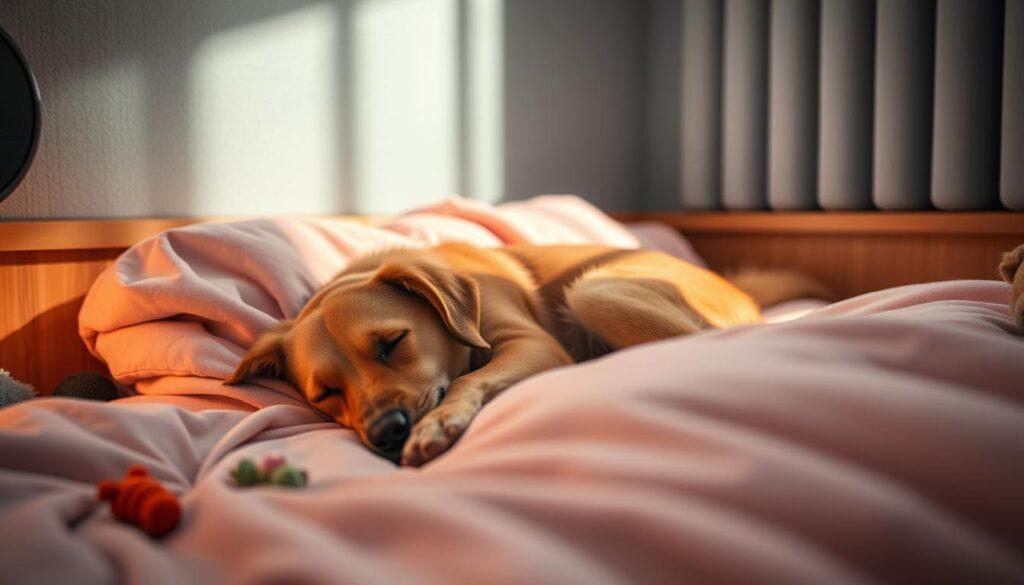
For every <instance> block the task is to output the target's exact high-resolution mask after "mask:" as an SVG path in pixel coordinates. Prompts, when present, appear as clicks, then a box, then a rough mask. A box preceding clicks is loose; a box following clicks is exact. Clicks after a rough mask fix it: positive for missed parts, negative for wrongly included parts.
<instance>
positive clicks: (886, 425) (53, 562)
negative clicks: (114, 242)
mask: <svg viewBox="0 0 1024 585" xmlns="http://www.w3.org/2000/svg"><path fill="white" fill-rule="evenodd" d="M483 211H484V212H486V211H488V210H487V209H484V210H483ZM476 212H480V210H479V209H478V210H476ZM460 213H461V212H460ZM456 215H458V214H456ZM461 217H462V216H459V217H456V216H443V220H444V221H446V222H449V221H462V219H461ZM427 219H430V218H427ZM427 219H424V218H422V217H416V218H414V219H412V220H411V221H412V222H413V223H415V222H423V223H429V224H430V225H435V224H433V223H432V222H428V221H427ZM423 223H421V224H420V227H418V228H417V229H426V228H424V227H422V225H423ZM471 223H472V222H471ZM458 225H461V224H458ZM475 225H478V226H479V225H480V224H479V223H477V224H475ZM249 229H250V228H246V229H244V230H242V231H241V232H239V233H238V235H239V237H240V238H241V240H231V238H227V240H229V241H227V242H222V243H221V244H218V245H223V246H224V248H223V250H220V251H218V252H217V253H216V254H217V255H216V256H211V254H213V253H212V252H209V251H208V250H205V249H198V248H202V246H201V245H200V243H199V242H200V241H203V242H207V243H209V241H210V240H201V238H200V239H196V238H198V236H192V235H189V236H188V237H184V238H181V237H178V236H171V237H170V238H168V239H164V240H159V239H158V240H156V241H154V242H153V243H150V244H149V245H150V246H153V247H154V248H153V249H151V251H150V253H139V254H136V255H132V254H129V255H126V257H125V258H123V259H122V260H125V262H119V263H118V265H117V266H116V268H115V270H125V267H126V266H128V267H130V268H132V270H135V271H136V272H132V271H131V270H129V271H127V272H123V273H121V274H119V275H117V274H115V276H116V277H119V278H122V279H124V280H123V282H129V283H132V284H131V287H136V288H134V289H132V290H130V291H128V292H125V293H124V294H123V295H122V296H118V297H116V299H117V300H118V302H125V303H130V305H129V307H130V308H132V309H133V310H134V311H136V312H137V313H138V314H140V315H144V316H145V315H149V316H154V315H158V314H167V316H166V317H164V318H153V319H151V320H145V319H144V318H139V319H138V321H139V322H137V323H133V324H129V323H127V322H125V321H123V320H122V321H117V320H116V319H115V318H114V317H111V320H110V321H109V322H107V323H100V316H101V315H100V313H103V311H102V310H100V308H99V307H96V306H93V307H92V308H89V307H88V306H87V307H86V309H83V315H82V324H83V332H84V333H85V335H86V338H87V339H89V340H90V343H91V347H93V349H94V351H96V352H97V353H98V354H99V355H101V356H103V357H105V358H108V359H109V360H110V361H111V363H112V364H113V365H114V366H116V367H117V368H118V369H117V370H116V371H118V372H119V376H121V380H122V381H135V382H137V383H138V384H139V385H141V386H144V387H143V389H142V392H143V395H141V396H138V397H135V398H131V399H126V400H121V401H118V402H116V403H113V404H101V403H95V402H87V401H76V400H71V399H60V398H46V399H40V400H34V401H30V402H26V403H22V404H19V405H16V406H13V407H9V408H6V409H3V410H0V461H2V465H0V527H2V528H3V532H4V534H5V537H4V539H3V540H2V543H0V566H3V567H4V571H3V577H0V580H6V579H8V578H12V579H14V580H16V582H31V581H35V582H55V583H68V582H74V583H107V582H111V581H113V580H120V581H125V582H131V583H164V582H166V583H180V582H192V583H206V582H240V583H241V582H244V583H280V582H287V583H334V582H342V583H387V582H398V581H404V582H410V581H411V582H424V583H449V582H467V583H480V582H486V583H522V582H557V583H588V584H591V583H625V582H666V583H678V582H706V583H752V582H755V583H869V582H897V583H917V582H926V583H965V582H967V583H1020V582H1024V544H1022V543H1024V339H1022V338H1021V337H1019V336H1017V335H1015V331H1016V328H1015V325H1014V323H1013V321H1012V319H1011V317H1010V315H1009V312H1008V310H1007V306H1006V300H1007V297H1008V294H1009V286H1008V285H1006V284H1003V283H998V282H995V281H960V282H945V283H934V284H926V285H915V286H909V287H901V288H897V289H892V290H887V291H880V292H877V293H872V294H868V295H864V296H861V297H857V298H854V299H850V300H847V301H843V302H840V303H836V304H833V305H829V306H827V307H824V308H820V309H817V310H814V311H812V312H811V313H810V314H808V315H806V316H804V317H802V318H799V319H795V320H792V321H788V322H785V323H780V324H761V325H753V326H746V327H738V328H734V329H729V330H724V331H709V332H704V333H700V334H697V335H692V336H689V337H685V338H679V339H672V340H667V341H663V342H659V343H655V344H649V345H645V346H640V347H636V348H632V349H629V350H626V351H622V352H618V353H615V354H612V355H610V356H607V357H605V358H602V359H599V360H594V361H592V362H588V363H584V364H579V365H575V366H570V367H565V368H560V369H557V370H553V371H550V372H546V373H544V374H541V375H538V376H535V377H533V378H530V379H528V380H526V381H524V382H522V383H520V384H518V385H516V386H514V387H512V388H511V389H509V390H508V391H506V392H505V393H503V394H502V395H500V396H499V397H498V398H496V399H495V400H494V401H493V402H491V403H490V404H488V405H487V406H486V407H485V408H484V409H483V410H482V411H481V413H480V415H479V417H478V418H477V420H476V421H475V422H474V423H473V425H472V426H471V427H470V429H469V430H468V431H467V433H466V435H465V436H464V437H463V438H462V439H461V440H460V441H459V442H458V443H457V444H456V445H455V447H454V448H453V449H452V450H451V451H450V452H448V453H446V454H445V455H443V456H442V457H440V458H439V459H437V460H436V461H434V462H432V463H430V464H428V465H427V466H425V467H423V468H421V469H401V468H397V467H395V466H394V465H393V464H391V463H390V462H388V461H386V460H383V459H380V458H378V457H376V456H374V455H372V454H371V453H369V452H368V451H367V450H366V449H364V448H363V447H362V446H361V445H360V444H359V442H358V440H357V439H356V438H355V436H354V435H353V434H352V433H351V432H350V431H347V430H345V429H342V428H340V427H338V426H337V425H335V424H333V423H330V422H325V421H323V419H321V418H320V417H319V416H318V415H316V414H315V413H314V412H313V411H311V410H310V409H309V408H307V407H305V406H303V405H301V404H300V403H299V402H298V401H297V400H294V399H291V398H289V394H288V390H287V389H286V388H274V387H264V386H255V385H251V386H245V387H240V388H237V389H233V390H230V391H229V390H228V389H223V387H221V386H218V385H217V383H216V381H215V379H214V378H216V376H218V375H221V374H223V373H225V372H226V371H228V370H230V366H231V365H233V363H231V361H230V360H232V359H237V356H238V355H240V354H239V352H240V351H241V350H240V348H241V346H242V345H244V344H245V343H246V342H247V340H248V339H249V338H251V337H252V336H253V335H255V333H256V331H255V330H256V329H258V327H259V326H260V324H261V323H263V322H264V320H273V319H274V318H275V317H276V316H277V315H279V314H282V313H283V314H287V311H290V310H297V307H296V306H295V305H296V304H301V303H300V300H301V299H300V298H298V297H294V298H293V296H292V294H293V293H291V292H289V291H286V290H270V291H269V292H268V290H267V289H261V287H263V286H264V285H267V284H269V283H270V282H268V281H262V280H260V279H261V277H262V276H261V275H264V274H266V273H265V272H264V271H270V270H271V268H272V267H273V266H274V262H278V261H280V259H279V258H276V257H270V258H267V259H266V260H265V262H267V264H266V266H263V265H259V266H250V265H247V264H246V262H259V261H257V260H251V259H247V260H245V261H244V262H242V261H239V262H236V265H237V266H236V273H235V276H238V277H242V278H240V279H239V280H241V281H244V282H245V284H236V285H229V284H228V282H227V281H226V280H224V281H221V280H218V279H219V278H222V277H221V276H220V275H222V274H223V273H222V272H218V271H219V270H221V269H222V268H221V267H220V266H217V265H214V263H213V262H207V263H205V264H204V263H202V262H198V263H192V262H190V263H187V265H182V264H180V263H177V262H178V261H180V260H181V259H182V258H185V257H188V258H190V259H196V258H212V257H217V258H220V257H223V258H236V259H237V258H238V257H239V256H238V254H237V253H235V251H234V250H236V249H235V248H232V247H231V245H232V244H231V243H230V241H242V240H245V238H247V237H250V236H252V234H251V233H248V230H249ZM296 229H299V228H296ZM367 229H369V228H367ZM431 229H433V228H431ZM467 229H472V228H467ZM485 229H486V231H487V232H488V233H490V234H492V236H493V237H495V238H499V239H500V237H507V234H504V235H502V236H499V235H497V234H498V233H501V232H500V229H501V228H498V229H490V228H485ZM301 230H308V231H309V232H310V233H315V234H319V236H318V237H322V238H323V239H324V241H325V242H329V243H325V244H324V246H325V247H324V248H323V249H321V250H320V251H319V252H318V251H317V249H315V248H314V249H313V250H312V251H309V250H305V249H304V251H303V252H301V253H298V254H299V255H298V256H296V257H294V258H293V259H292V260H293V261H296V262H297V261H298V260H297V259H298V258H301V257H302V256H301V254H311V255H312V256H310V257H313V256H315V255H316V254H319V253H320V252H323V251H325V250H327V249H328V248H330V246H333V245H335V244H337V245H338V246H339V247H342V246H351V247H352V249H355V248H356V247H358V246H359V245H360V244H359V240H358V237H356V236H355V235H353V233H354V232H349V231H348V228H345V229H344V230H338V231H335V230H333V229H332V228H331V226H327V227H324V226H321V225H319V224H303V227H302V228H301ZM257 233H259V234H260V235H259V237H261V238H262V237H264V236H265V237H266V238H274V237H294V236H289V234H290V233H293V232H288V231H287V230H281V229H280V228H278V227H269V228H268V227H261V228H260V230H258V231H257ZM303 233H306V232H303ZM202 234H205V232H201V234H200V235H202ZM282 234H283V235H282ZM232 237H234V236H232ZM387 237H396V238H397V237H399V236H387ZM401 237H409V236H408V235H401ZM623 237H624V238H625V237H630V235H629V234H628V233H626V232H623ZM297 249H298V248H297ZM342 249H347V248H342ZM154 250H156V251H159V253H157V252H155V251H154ZM168 250H172V251H174V254H173V255H172V254H170V253H168ZM183 254H184V256H183ZM221 255H223V256H221ZM133 263H134V264H133ZM186 268H187V270H191V271H193V273H192V274H189V273H187V272H186ZM292 269H294V267H293V266H291V267H289V270H292ZM304 270H306V269H304ZM308 270H312V271H314V272H310V274H312V276H308V279H309V281H308V282H307V281H301V282H302V285H303V286H307V285H308V286H314V285H315V281H316V279H317V278H319V277H321V276H322V277H323V278H326V277H327V276H328V272H329V271H328V270H327V269H326V268H323V273H322V274H321V273H318V272H315V270H317V268H316V267H314V268H309V269H308ZM143 272H144V273H145V274H146V275H147V276H146V278H144V279H141V280H132V279H131V278H128V277H130V276H131V275H132V274H140V273H143ZM294 273H302V271H295V272H294ZM115 276H111V277H110V278H114V277H115ZM192 278H194V279H196V280H197V281H203V280H205V281H208V282H211V283H212V284H210V287H211V288H210V289H208V290H206V291H205V292H204V294H207V293H209V294H210V295H211V297H212V298H217V299H220V300H221V301H222V302H223V306H224V307H230V306H232V305H231V303H233V302H236V301H238V300H240V299H241V300H244V301H245V302H246V303H247V304H248V306H249V307H253V308H252V309H251V310H247V311H248V312H245V311H242V312H240V313H232V312H231V311H230V310H227V309H223V308H221V309H216V310H214V309H211V310H210V311H208V312H205V313H203V314H190V315H183V314H181V313H180V312H177V313H176V312H174V311H176V310H177V309H176V307H180V306H181V305H176V304H175V303H176V302H178V301H177V300H175V299H174V298H173V295H170V294H169V293H166V294H167V296H166V297H161V296H160V292H159V291H161V290H165V289H167V288H173V286H174V283H175V279H185V280H188V279H192ZM161 279H165V280H161ZM98 286H109V285H98ZM131 287H129V288H131ZM146 287H150V288H148V289H147V288H146ZM98 290H105V289H102V288H101V289H98ZM218 295H219V296H218ZM108 300H109V298H108ZM87 305H88V303H87ZM90 311H91V312H90ZM218 311H220V312H218ZM110 313H111V314H112V315H121V317H117V318H118V319H124V318H125V317H124V315H128V314H131V311H129V310H127V309H125V310H124V311H122V310H121V309H120V308H119V309H117V310H114V311H110ZM236 318H237V319H238V320H237V322H236ZM135 327H142V328H154V329H145V330H136V331H134V332H132V333H131V335H128V336H127V337H123V338H120V339H118V338H117V336H118V333H119V332H122V333H125V335H127V333H126V332H125V331H123V330H129V331H130V330H132V329H133V328H135ZM162 327H167V328H166V329H162ZM190 327H191V328H194V329H188V328H190ZM182 331H192V332H195V334H196V335H195V338H196V339H203V340H206V341H204V343H206V342H207V341H209V340H211V339H217V340H221V341H218V342H217V343H219V344H220V346H219V347H221V349H222V351H223V353H222V354H220V356H219V357H216V358H210V359H209V360H205V359H200V358H199V357H197V353H196V352H197V350H191V349H189V348H188V347H185V346H184V345H182V342H181V341H180V340H176V339H175V337H174V336H175V335H177V334H178V333H180V332H182ZM149 335H151V336H152V337H147V336H149ZM133 342H134V343H148V344H150V345H151V346H152V347H158V348H160V351H161V352H165V353H167V354H168V356H169V357H168V356H165V357H163V358H156V357H153V358H151V359H153V360H155V361H153V362H151V364H152V365H154V368H153V369H152V371H150V370H147V369H146V365H147V362H144V361H142V362H140V361H138V360H144V359H147V358H146V352H145V351H144V348H130V349H137V352H135V353H132V354H131V355H128V356H126V357H123V356H118V355H115V353H109V352H108V350H107V349H105V348H111V347H115V346H117V344H130V343H133ZM121 347H129V346H126V345H122V346H121ZM209 347H211V348H212V347H215V346H214V345H210V346H209ZM176 351H177V352H178V353H175V352H176ZM190 351H192V352H193V353H191V354H190V353H189V352H190ZM203 351H205V346H204V350H203ZM198 353H201V352H198ZM136 354H137V355H136ZM189 356H191V357H189ZM183 357H184V358H187V359H181V358H183ZM171 359H174V360H180V362H174V363H182V364H186V365H187V367H186V368H183V369H182V374H181V375H176V374H173V373H170V374H169V373H167V372H158V369H157V368H158V367H162V365H163V364H165V363H171V361H170V360H171ZM119 360H120V361H119ZM160 360H164V361H160ZM190 360H191V361H190ZM218 360H219V361H218ZM139 366H142V367H139ZM203 368H206V369H203ZM138 372H142V374H139V373H138ZM203 376H211V377H210V378H204V377H203ZM161 380H164V382H161ZM167 380H169V382H168V381H167ZM161 383H163V384H164V386H161V385H160V384H161ZM146 384H148V387H146ZM190 388H191V389H192V390H191V394H190ZM161 389H163V390H165V391H166V395H160V390H161ZM229 392H237V394H230V393H229ZM146 393H148V395H146ZM260 406H262V408H260V409H259V410H255V411H253V409H254V408H256V407H260ZM271 452H276V453H281V454H284V455H286V456H287V457H288V459H289V460H290V461H291V462H293V463H295V464H296V465H299V466H301V467H304V468H306V469H307V470H308V471H309V473H310V477H311V482H310V485H309V486H308V487H307V488H305V489H302V490H295V491H292V490H285V489H281V488H273V487H257V488H248V489H240V488H237V487H234V486H233V484H232V482H231V480H230V478H229V474H228V470H229V469H230V468H231V467H232V466H233V465H235V464H236V463H237V462H238V460H239V459H240V458H242V457H247V456H248V457H260V456H262V455H264V454H266V453H271ZM131 463H143V464H145V465H147V466H148V467H149V468H150V470H151V472H152V473H153V474H154V475H155V476H157V477H158V478H159V479H161V480H162V481H164V482H166V483H167V485H168V486H169V487H170V488H171V489H172V490H173V491H174V492H176V493H178V494H179V495H180V496H181V498H182V501H183V503H184V517H183V520H182V522H181V524H180V526H179V527H178V528H177V529H176V530H175V531H174V532H172V533H171V534H170V535H168V536H167V537H165V538H164V539H162V540H153V539H150V538H149V537H147V536H145V535H144V534H143V533H142V532H140V531H139V530H137V529H135V528H133V527H131V526H127V525H124V524H122V523H120V522H118V521H116V520H115V519H113V518H112V517H111V515H110V513H109V511H108V510H106V509H105V507H104V506H103V505H101V504H100V503H99V502H98V501H97V500H96V499H95V494H94V492H93V489H94V488H93V484H94V483H95V482H96V481H98V480H99V479H102V478H104V477H117V476H120V475H121V474H123V472H124V470H125V468H126V467H127V466H128V465H129V464H131ZM15 535H16V536H15Z"/></svg>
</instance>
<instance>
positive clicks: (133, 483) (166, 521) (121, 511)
mask: <svg viewBox="0 0 1024 585" xmlns="http://www.w3.org/2000/svg"><path fill="white" fill-rule="evenodd" d="M96 493H97V495H98V496H99V499H100V500H105V501H108V502H110V510H111V512H113V514H114V516H116V517H117V518H120V519H121V520H123V521H125V522H128V523H130V524H135V525H136V526H138V527H139V528H141V529H142V531H143V532H145V533H146V534H148V535H150V536H153V537H158V536H163V535H165V534H167V533H168V532H170V531H171V530H174V527H175V526H177V525H178V520H180V519H181V504H180V503H178V498H176V497H175V496H174V494H172V493H171V492H169V491H167V489H165V488H164V486H163V485H162V484H161V483H160V482H159V481H157V480H155V479H153V478H152V477H150V476H149V472H147V471H146V468H145V467H143V466H141V465H132V466H131V467H129V468H128V473H126V474H125V476H124V479H122V480H121V481H116V480H113V479H104V480H103V481H101V482H100V483H98V484H97V485H96Z"/></svg>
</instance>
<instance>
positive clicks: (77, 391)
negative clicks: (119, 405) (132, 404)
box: [53, 372, 118, 402]
mask: <svg viewBox="0 0 1024 585" xmlns="http://www.w3.org/2000/svg"><path fill="white" fill-rule="evenodd" d="M53 395H54V396H66V397H68V398H85V399H86V400H101V401H103V402H109V401H111V400H113V399H115V398H118V391H117V386H115V385H114V383H113V382H111V381H110V380H108V379H107V378H105V377H103V376H101V375H99V374H97V373H96V372H79V373H77V374H71V375H70V376H68V377H67V378H64V379H63V380H61V381H60V384H57V388H56V390H54V391H53Z"/></svg>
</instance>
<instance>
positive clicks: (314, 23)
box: [189, 4, 342, 214]
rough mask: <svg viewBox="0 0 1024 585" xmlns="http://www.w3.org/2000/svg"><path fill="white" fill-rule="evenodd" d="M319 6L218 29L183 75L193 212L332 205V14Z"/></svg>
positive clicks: (313, 209)
mask: <svg viewBox="0 0 1024 585" xmlns="http://www.w3.org/2000/svg"><path fill="white" fill-rule="evenodd" d="M336 10H337V8H336V6H335V5H332V4H317V5H312V6H309V7H305V8H302V9H298V10H295V11H292V12H288V13H286V14H284V15H282V16H277V17H274V18H271V19H267V20H264V21H261V22H258V23H255V24H251V25H247V26H245V27H241V28H234V29H230V30H226V31H224V32H220V33H217V34H215V35H213V36H211V37H209V38H208V39H207V40H205V41H204V42H203V43H202V45H200V46H199V48H198V49H197V51H196V53H195V55H194V57H193V65H192V68H191V70H190V72H189V81H190V85H191V90H190V94H191V96H190V97H191V99H190V111H191V114H190V118H191V129H190V140H191V145H192V159H193V163H192V168H193V173H194V176H193V182H194V186H193V189H192V191H193V194H192V197H193V201H192V202H191V205H190V210H191V212H192V213H197V214H240V213H241V214H244V213H246V210H257V211H258V212H259V213H278V212H279V213H325V212H332V211H338V210H340V208H341V205H342V194H341V193H340V189H339V187H338V176H339V170H338V165H339V164H340V161H339V156H338V151H339V148H338V137H337V128H338V126H337V123H336V121H337V110H338V96H337V93H338V92H337V84H336V79H337V75H338V67H339V63H338V57H337V55H338V43H339V39H338V35H339V31H338V17H337V14H336V12H335V11H336Z"/></svg>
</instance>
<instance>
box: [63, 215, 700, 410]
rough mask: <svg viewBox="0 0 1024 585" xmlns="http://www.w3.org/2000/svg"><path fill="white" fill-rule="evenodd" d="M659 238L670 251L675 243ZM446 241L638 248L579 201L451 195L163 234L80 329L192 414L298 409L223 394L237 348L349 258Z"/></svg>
mask: <svg viewBox="0 0 1024 585" xmlns="http://www.w3.org/2000/svg"><path fill="white" fill-rule="evenodd" d="M662 240H663V241H667V242H668V244H667V245H669V246H675V248H674V249H675V250H685V248H686V245H685V244H683V243H680V241H681V238H678V237H676V238H675V241H674V242H673V241H672V240H671V238H668V237H667V236H665V235H664V234H662ZM446 241H460V242H468V243H471V244H474V245H478V246H501V245H508V244H536V245H543V244H601V245H607V246H614V247H618V248H637V247H638V246H639V240H638V239H637V237H636V236H634V235H633V234H632V233H631V232H630V231H629V230H628V229H626V228H625V227H624V226H623V225H622V224H620V223H618V222H616V221H614V220H613V219H611V218H609V217H608V216H607V215H605V214H604V213H602V212H601V211H600V210H599V209H597V208H596V207H594V206H593V205H591V204H589V203H587V202H586V201H584V200H583V199H580V198H579V197H574V196H569V195H560V196H554V195H548V196H541V197H535V198H533V199H530V200H528V201H523V202H512V203H505V204H501V205H497V206H493V205H488V204H485V203H481V202H478V201H473V200H470V199H464V198H461V197H452V198H449V199H447V200H445V201H442V202H440V203H438V204H436V205H432V206H429V207H424V208H422V209H418V210H416V211H413V212H410V213H408V214H405V215H401V216H398V217H395V218H390V219H386V220H381V221H380V222H378V223H377V224H375V225H365V224H359V223H355V222H352V221H345V220H329V219H310V218H267V219H257V220H249V221H239V222H232V223H205V224H197V225H191V226H187V227H183V228H178V229H172V230H169V231H167V232H164V233H161V234H159V235H157V236H154V237H152V238H149V239H148V240H145V241H143V242H141V243H139V244H136V245H135V246H133V247H132V248H131V249H130V250H128V251H127V252H125V253H124V254H123V255H122V256H121V257H119V258H118V259H117V261H116V262H115V263H114V264H113V266H111V267H110V268H109V269H107V270H106V271H105V272H103V273H102V274H101V275H100V277H99V278H98V279H97V280H96V282H95V283H94V284H93V286H92V288H91V290H90V291H89V294H88V295H87V296H86V298H85V302H84V303H83V305H82V310H81V313H80V315H79V332H80V334H81V336H82V339H83V340H84V341H85V344H86V346H87V347H88V348H89V350H90V351H91V352H92V353H93V354H94V355H95V356H96V357H98V358H99V359H101V360H102V361H103V362H104V363H106V364H107V366H108V367H109V369H110V372H111V374H112V375H113V376H114V378H115V379H116V380H117V381H118V382H119V383H121V384H124V385H127V386H132V387H133V389H134V391H135V392H136V393H138V394H141V395H144V396H150V397H154V398H153V399H154V400H157V401H160V402H174V401H175V400H177V399H178V398H181V400H180V401H179V404H181V405H185V406H189V407H191V408H194V409H202V408H207V407H220V408H224V407H233V408H240V409H247V410H254V409H257V408H264V407H267V406H271V405H274V404H293V405H295V404H302V402H303V401H302V400H301V397H300V396H299V395H298V393H297V392H295V390H294V389H293V388H291V387H290V386H289V385H287V384H279V383H275V382H272V381H261V382H260V383H259V384H256V383H247V384H242V385H239V386H235V387H225V386H223V385H222V384H221V380H223V379H224V378H227V377H228V376H229V375H230V374H231V372H232V371H233V370H234V368H235V366H236V365H237V364H238V362H239V361H240V360H241V358H242V356H243V355H244V354H245V351H246V349H247V348H248V347H249V346H250V345H252V343H253V342H254V341H255V340H256V338H257V337H259V335H260V334H262V333H263V332H264V331H266V330H267V329H269V328H270V327H271V326H273V325H274V324H275V323H277V322H278V321H280V320H281V319H286V318H290V317H294V316H295V315H296V314H297V313H298V312H299V311H300V310H301V309H302V307H303V305H305V303H306V301H307V300H308V299H309V298H310V297H311V296H312V295H313V293H315V292H316V291H317V290H318V289H319V288H320V287H321V286H323V284H324V283H326V282H327V281H328V280H330V279H331V278H332V277H333V276H334V275H335V274H337V273H338V271H340V270H341V269H343V268H344V267H345V265H346V264H347V263H348V262H349V261H350V260H352V259H353V258H357V257H359V256H362V255H365V254H368V253H371V252H374V251H378V250H382V249H386V248H394V247H423V246H430V245H435V244H438V243H441V242H446Z"/></svg>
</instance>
